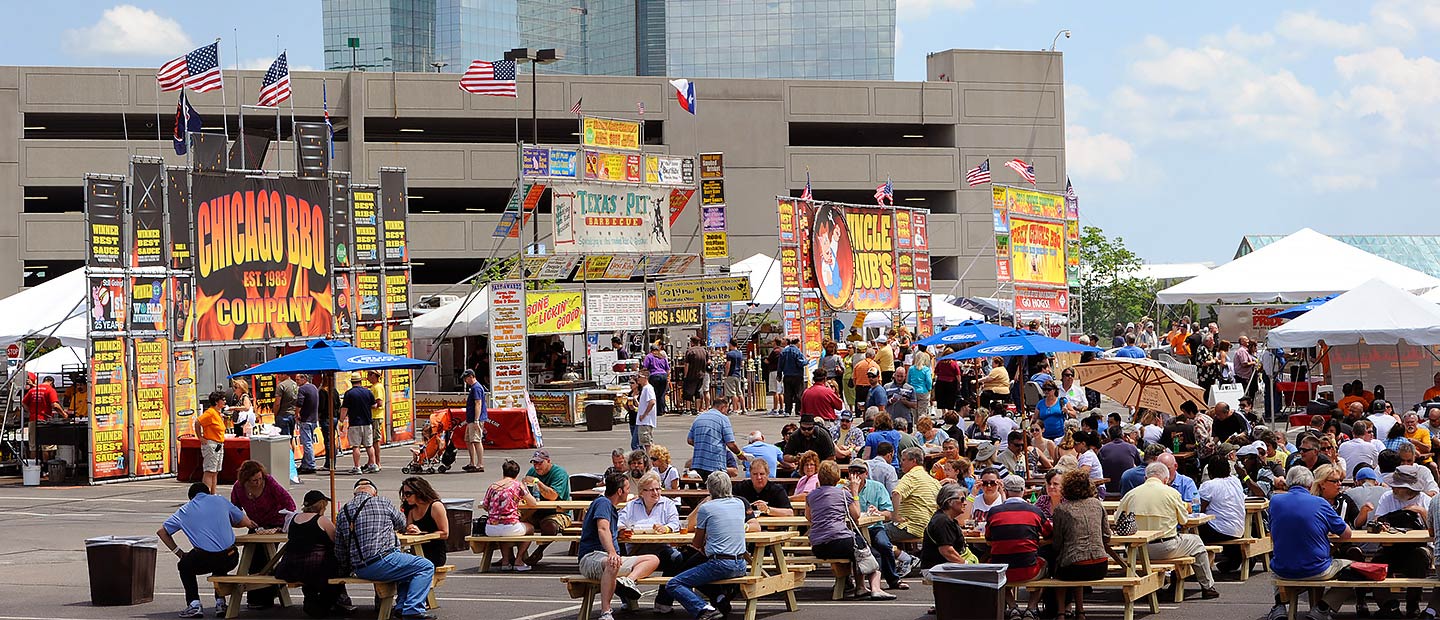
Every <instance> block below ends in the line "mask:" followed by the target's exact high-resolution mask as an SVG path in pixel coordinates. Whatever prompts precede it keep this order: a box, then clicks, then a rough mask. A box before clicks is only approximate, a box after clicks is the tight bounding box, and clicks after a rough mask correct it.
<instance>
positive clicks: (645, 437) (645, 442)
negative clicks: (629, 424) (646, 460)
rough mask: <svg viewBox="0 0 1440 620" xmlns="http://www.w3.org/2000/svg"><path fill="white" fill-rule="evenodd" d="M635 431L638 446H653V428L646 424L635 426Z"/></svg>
mask: <svg viewBox="0 0 1440 620" xmlns="http://www.w3.org/2000/svg"><path fill="white" fill-rule="evenodd" d="M635 431H636V435H637V437H638V438H639V439H640V445H642V446H651V445H654V444H655V427H653V426H650V425H648V424H638V425H636V426H635Z"/></svg>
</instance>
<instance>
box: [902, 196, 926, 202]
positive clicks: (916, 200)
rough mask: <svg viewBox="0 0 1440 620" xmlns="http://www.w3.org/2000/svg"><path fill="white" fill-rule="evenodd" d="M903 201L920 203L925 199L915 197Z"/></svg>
mask: <svg viewBox="0 0 1440 620" xmlns="http://www.w3.org/2000/svg"><path fill="white" fill-rule="evenodd" d="M905 200H908V201H911V202H918V201H922V200H925V199H924V198H915V197H913V196H912V197H909V198H906V199H905Z"/></svg>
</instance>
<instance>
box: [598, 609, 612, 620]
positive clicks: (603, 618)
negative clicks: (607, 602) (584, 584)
mask: <svg viewBox="0 0 1440 620" xmlns="http://www.w3.org/2000/svg"><path fill="white" fill-rule="evenodd" d="M595 620H615V614H614V613H612V612H611V611H610V610H608V609H607V610H605V611H602V612H600V616H599V617H597V618H595Z"/></svg>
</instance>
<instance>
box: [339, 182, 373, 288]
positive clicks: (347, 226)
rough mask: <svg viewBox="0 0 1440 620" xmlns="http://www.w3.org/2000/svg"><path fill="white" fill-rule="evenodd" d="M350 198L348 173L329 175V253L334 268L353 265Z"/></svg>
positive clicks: (353, 216) (353, 241)
mask: <svg viewBox="0 0 1440 620" xmlns="http://www.w3.org/2000/svg"><path fill="white" fill-rule="evenodd" d="M350 198H351V193H350V175H348V174H336V175H334V176H333V177H331V178H330V243H331V244H333V248H334V250H333V251H332V252H331V254H332V255H333V256H334V257H335V268H336V269H346V268H349V267H354V266H355V240H354V238H353V235H354V234H355V212H354V210H353V209H352V208H351V206H350ZM372 201H373V199H372Z"/></svg>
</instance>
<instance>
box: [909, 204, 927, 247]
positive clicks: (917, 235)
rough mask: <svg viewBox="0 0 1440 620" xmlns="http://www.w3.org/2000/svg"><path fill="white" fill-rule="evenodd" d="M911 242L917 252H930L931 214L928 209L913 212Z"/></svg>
mask: <svg viewBox="0 0 1440 620" xmlns="http://www.w3.org/2000/svg"><path fill="white" fill-rule="evenodd" d="M911 215H912V216H913V217H912V220H911V223H910V237H911V239H910V243H911V247H913V248H914V250H915V251H916V252H926V253H929V252H930V231H929V225H930V214H929V212H927V211H923V210H917V211H914V212H912V213H911Z"/></svg>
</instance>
